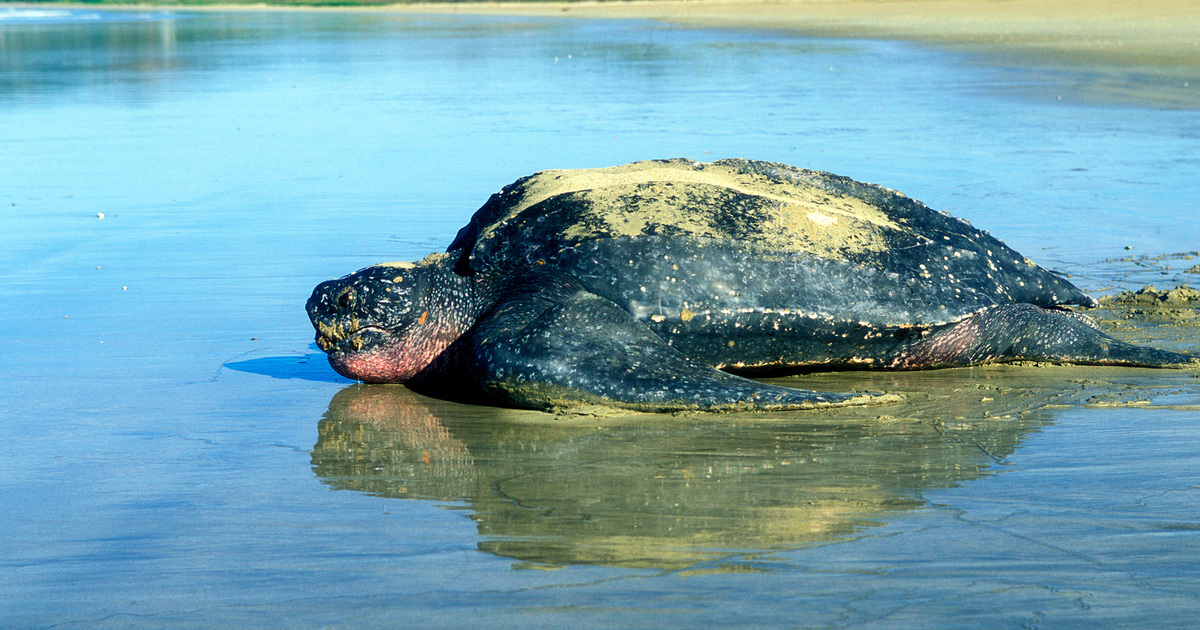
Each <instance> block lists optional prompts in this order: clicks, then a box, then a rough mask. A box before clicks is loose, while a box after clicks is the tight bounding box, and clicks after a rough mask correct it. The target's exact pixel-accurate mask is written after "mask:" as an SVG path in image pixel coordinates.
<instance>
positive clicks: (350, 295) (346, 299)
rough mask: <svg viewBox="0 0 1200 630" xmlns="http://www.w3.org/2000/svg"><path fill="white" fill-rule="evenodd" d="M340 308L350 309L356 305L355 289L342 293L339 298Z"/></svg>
mask: <svg viewBox="0 0 1200 630" xmlns="http://www.w3.org/2000/svg"><path fill="white" fill-rule="evenodd" d="M337 304H338V308H343V309H345V308H350V305H351V304H354V289H346V290H345V291H342V292H341V293H340V294H339V295H338V298H337Z"/></svg>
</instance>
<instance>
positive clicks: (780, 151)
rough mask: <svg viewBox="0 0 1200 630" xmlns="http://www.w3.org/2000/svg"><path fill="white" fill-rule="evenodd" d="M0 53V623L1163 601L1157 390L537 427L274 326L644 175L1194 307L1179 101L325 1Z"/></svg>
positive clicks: (1059, 387)
mask: <svg viewBox="0 0 1200 630" xmlns="http://www.w3.org/2000/svg"><path fill="white" fill-rule="evenodd" d="M0 51H2V53H3V54H2V55H0V243H2V245H3V246H2V247H0V304H3V306H0V313H2V314H3V316H4V317H3V320H4V323H5V325H4V326H3V327H2V328H0V344H2V345H3V347H4V349H5V356H6V357H7V360H6V362H5V364H6V368H5V370H4V374H5V377H4V379H3V380H0V400H2V401H3V403H4V405H3V407H2V411H0V438H2V439H3V443H5V444H8V445H9V453H8V455H7V456H6V457H4V458H2V459H0V499H2V500H3V504H4V505H5V506H6V509H5V510H3V514H2V515H0V529H2V530H3V531H5V532H6V534H5V536H3V537H0V625H4V626H11V627H56V628H71V627H86V628H96V627H214V626H231V627H238V626H242V627H247V626H264V627H318V626H329V627H355V628H369V627H407V626H415V625H417V624H421V625H425V626H432V627H478V626H481V625H482V626H488V627H522V628H526V627H560V626H583V627H622V626H625V627H635V626H636V627H649V626H653V627H664V628H666V627H696V626H709V625H726V624H728V625H734V624H736V625H739V627H756V626H765V627H776V626H781V625H783V626H814V627H844V626H857V627H911V626H922V625H933V626H938V625H948V624H950V623H953V624H955V625H958V626H960V627H997V626H1001V627H1015V626H1020V625H1022V624H1026V625H1047V626H1094V625H1129V624H1135V623H1137V624H1143V623H1149V622H1153V623H1154V624H1155V625H1159V626H1163V627H1187V626H1189V625H1191V624H1192V622H1193V620H1194V619H1195V617H1196V614H1197V613H1198V612H1200V598H1198V596H1197V594H1196V593H1198V592H1200V580H1198V579H1197V578H1196V577H1195V576H1196V575H1200V566H1197V558H1200V553H1198V552H1200V518H1198V517H1197V514H1200V495H1198V491H1197V488H1200V473H1198V472H1197V471H1198V470H1200V466H1198V464H1200V460H1198V459H1197V453H1198V452H1200V433H1198V429H1197V420H1198V419H1200V412H1198V411H1197V409H1198V408H1200V407H1197V401H1198V400H1200V387H1198V384H1200V382H1198V381H1197V379H1196V378H1195V375H1194V374H1193V373H1191V372H1177V371H1170V372H1154V371H1140V370H1109V371H1105V370H1075V371H1072V370H1070V369H1067V368H1063V369H1058V368H1022V367H1001V368H986V369H975V370H955V371H947V372H931V373H919V374H908V375H832V376H821V377H814V378H815V379H816V380H820V379H826V381H825V383H826V384H827V385H828V386H829V387H841V388H854V389H874V390H889V391H899V392H902V393H906V394H907V395H908V400H909V402H908V403H906V404H902V405H894V406H891V407H887V408H881V409H873V410H870V411H867V412H862V413H859V412H845V413H840V414H782V415H773V416H770V415H768V416H742V417H731V418H725V417H721V418H704V417H701V418H672V417H657V416H642V417H633V418H604V419H596V420H594V421H593V420H585V421H578V420H576V421H572V422H566V421H562V420H552V419H549V417H546V416H541V415H539V414H534V413H525V412H512V411H498V410H492V409H486V408H478V407H468V406H462V405H455V404H452V403H448V402H443V401H434V400H429V399H424V398H420V397H417V396H415V395H412V394H409V393H408V392H407V391H406V390H404V389H403V388H363V387H356V386H353V385H352V384H350V383H349V382H347V381H346V380H345V379H341V378H339V377H337V376H336V375H335V374H334V373H333V372H332V371H330V370H329V368H328V367H327V365H326V364H325V363H324V360H323V358H322V356H321V355H320V353H319V352H318V351H317V350H316V349H315V347H314V346H313V344H312V332H311V328H310V326H309V324H308V322H307V319H306V317H305V316H304V313H303V310H302V305H303V302H304V300H305V299H306V298H307V296H308V293H309V291H311V288H312V287H313V286H314V285H315V284H316V283H317V282H319V281H321V280H324V279H328V278H331V277H336V276H340V275H342V274H345V273H347V272H349V271H352V270H354V269H357V268H359V267H362V266H365V265H368V264H372V263H375V262H379V261H383V260H406V259H415V258H418V257H420V256H423V255H424V254H426V253H428V252H431V251H435V250H438V249H441V248H444V247H445V245H446V244H448V243H449V241H450V239H451V238H453V236H454V234H455V233H456V231H457V230H458V228H459V227H461V225H462V224H463V223H465V221H466V220H467V218H468V217H469V216H470V214H471V213H472V212H473V211H474V209H475V208H477V207H478V206H479V205H480V204H481V203H482V202H483V201H484V200H485V199H486V198H487V197H488V195H490V194H491V193H493V192H495V191H496V190H497V189H499V188H500V187H501V186H503V185H504V184H507V183H509V182H510V181H512V180H514V179H516V178H517V177H520V176H522V175H526V174H529V173H531V172H534V171H536V170H539V169H544V168H568V167H593V166H606V165H613V164H619V163H623V162H628V161H634V160H640V159H647V158H654V157H676V156H682V157H689V158H693V159H697V160H710V159H719V158H722V157H732V156H740V157H749V158H755V159H765V160H774V161H780V162H786V163H790V164H794V165H797V166H802V167H809V168H816V169H821V170H829V171H833V172H836V173H839V174H844V175H848V176H851V177H854V178H856V179H861V180H866V181H872V182H875V183H879V184H882V185H885V186H888V187H891V188H895V189H899V190H902V191H904V192H905V193H907V194H909V195H911V196H913V197H916V198H918V199H921V200H923V201H925V202H927V203H928V204H929V205H931V206H932V207H934V208H936V209H941V210H947V211H950V212H952V213H954V214H955V215H957V216H961V217H964V218H967V219H969V220H970V221H971V222H972V223H974V224H975V225H977V226H979V227H981V228H984V229H988V230H990V231H991V232H992V233H993V234H995V235H997V236H999V237H1000V238H1002V239H1004V240H1005V241H1006V242H1008V243H1009V244H1010V245H1012V246H1014V247H1015V248H1017V249H1018V250H1019V251H1022V252H1023V253H1025V254H1026V255H1028V256H1030V257H1031V258H1033V259H1034V260H1036V261H1038V262H1040V263H1043V264H1045V265H1047V266H1050V267H1054V268H1058V269H1062V270H1064V271H1067V272H1070V273H1071V274H1073V275H1074V276H1075V279H1076V281H1078V282H1079V283H1080V284H1081V285H1083V286H1084V287H1085V288H1086V289H1089V290H1092V291H1096V292H1105V291H1111V290H1114V289H1116V288H1137V287H1139V286H1141V284H1144V283H1146V282H1151V281H1152V282H1156V283H1158V284H1160V285H1163V287H1164V288H1165V287H1167V286H1174V284H1179V283H1185V282H1189V281H1194V278H1196V277H1197V276H1196V275H1195V274H1191V273H1187V269H1188V268H1190V267H1192V266H1193V265H1196V264H1197V263H1200V260H1192V259H1188V258H1186V256H1175V257H1171V258H1169V259H1165V262H1164V261H1163V260H1159V261H1154V262H1147V261H1149V260H1150V259H1151V258H1153V257H1155V256H1159V255H1163V254H1175V253H1180V252H1183V253H1186V252H1191V251H1194V250H1197V249H1200V228H1197V223H1196V221H1195V216H1196V210H1197V202H1196V199H1198V198H1200V177H1198V174H1200V118H1197V115H1196V111H1197V109H1198V108H1197V107H1196V106H1195V103H1190V102H1189V101H1187V100H1186V99H1180V98H1175V99H1174V100H1172V101H1171V105H1170V107H1163V105H1162V100H1161V99H1159V98H1153V95H1154V94H1156V93H1159V92H1162V91H1165V90H1168V89H1169V90H1171V93H1172V94H1176V95H1178V93H1179V88H1178V86H1176V85H1173V84H1172V85H1167V82H1170V81H1176V79H1177V78H1178V77H1177V76H1176V74H1174V73H1167V74H1166V75H1164V78H1162V79H1161V81H1163V82H1164V83H1162V85H1161V86H1159V85H1158V84H1156V83H1155V82H1156V81H1158V80H1159V79H1157V78H1156V76H1157V75H1155V74H1154V73H1153V72H1148V71H1146V69H1143V68H1132V69H1130V68H1122V67H1115V66H1097V67H1095V68H1092V67H1079V66H1071V67H1064V65H1063V64H1061V63H1059V62H1057V61H1055V60H1047V61H1046V62H1045V63H1044V64H1040V65H1039V63H1040V62H1039V61H1038V60H1031V59H1023V60H1022V59H1016V58H1013V57H999V56H994V55H992V54H991V53H990V52H989V51H984V50H970V49H962V48H956V49H953V50H951V49H939V48H935V47H930V46H921V45H916V44H908V43H898V42H887V41H857V40H821V39H806V38H800V37H791V36H787V35H781V34H766V33H759V32H744V31H733V30H703V29H684V28H676V27H670V26H667V25H663V24H658V23H654V22H638V21H628V22H618V21H582V20H569V19H526V18H474V17H427V16H407V15H392V14H387V13H354V12H236V13H221V12H214V13H187V12H164V11H149V10H147V11H131V12H108V11H98V10H96V11H93V10H74V9H57V8H55V9H45V10H43V9H24V8H4V9H0ZM1090 77H1103V81H1099V80H1092V79H1090ZM1123 78H1125V79H1128V80H1127V81H1125V82H1124V83H1122V82H1121V81H1122V80H1123ZM1114 81H1115V82H1116V83H1117V84H1118V87H1119V88H1120V89H1113V90H1111V91H1108V90H1107V88H1108V87H1111V86H1112V85H1113V82H1114ZM1191 84H1192V85H1200V80H1198V79H1193V80H1192V81H1191ZM1160 87H1161V90H1160V89H1158V88H1160ZM1139 94H1140V95H1144V96H1145V97H1146V98H1139V97H1138V95H1139ZM1185 94H1186V92H1185ZM1060 97H1061V98H1060ZM1126 248H1130V249H1126ZM1129 256H1133V257H1137V256H1142V257H1143V258H1141V259H1138V261H1135V262H1131V263H1114V262H1112V260H1113V259H1117V258H1122V257H1129ZM1106 260H1107V261H1108V262H1104V261H1106ZM1164 330H1166V329H1164ZM1172 330H1174V329H1172ZM1168 332H1170V331H1168ZM1145 334H1148V335H1153V334H1155V332H1154V329H1151V330H1149V331H1148V332H1145ZM1164 335H1165V336H1164V337H1163V340H1162V343H1164V344H1167V345H1173V346H1174V347H1179V348H1183V349H1192V350H1193V351H1194V350H1195V348H1196V347H1197V342H1196V341H1195V340H1194V339H1192V338H1190V337H1189V336H1188V334H1187V332H1186V330H1185V332H1184V333H1183V334H1179V333H1178V332H1177V331H1176V332H1172V333H1171V334H1165V333H1164ZM807 382H810V383H811V382H812V380H811V379H810V380H809V381H807ZM1138 399H1142V402H1138ZM535 569H544V570H535Z"/></svg>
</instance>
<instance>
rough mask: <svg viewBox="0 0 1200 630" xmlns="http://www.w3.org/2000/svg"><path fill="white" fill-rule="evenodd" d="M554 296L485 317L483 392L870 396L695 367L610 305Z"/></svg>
mask: <svg viewBox="0 0 1200 630" xmlns="http://www.w3.org/2000/svg"><path fill="white" fill-rule="evenodd" d="M558 289H559V290H549V291H547V290H539V291H519V292H516V293H515V294H514V295H512V296H510V297H509V298H507V299H505V300H504V301H502V302H501V303H499V304H498V305H497V306H496V308H494V309H493V310H492V311H491V312H490V313H488V314H487V315H486V316H485V317H484V318H483V319H481V321H480V323H479V324H478V325H477V327H476V329H475V331H474V337H473V342H474V343H473V345H474V349H475V353H474V359H473V360H474V363H473V364H472V366H471V368H472V374H473V376H474V378H475V379H476V380H477V381H478V382H479V383H480V384H481V385H482V387H483V388H484V390H485V391H487V392H488V393H490V394H492V395H494V396H497V397H500V398H502V399H504V400H506V401H508V402H510V403H511V404H514V405H517V406H520V407H528V408H533V409H545V410H569V409H570V408H572V407H578V406H581V405H592V404H599V405H604V406H609V407H620V408H626V409H634V410H639V411H683V410H704V411H718V410H723V411H732V410H747V411H749V410H768V409H804V408H811V407H818V406H834V405H836V406H843V405H854V404H866V403H869V402H871V401H872V400H873V398H874V397H872V396H870V395H861V394H860V395H856V394H835V393H823V392H812V391H805V390H798V389H790V388H786V387H778V386H774V385H768V384H765V383H758V382H755V381H752V380H749V379H745V378H742V377H739V376H734V375H732V374H728V373H725V372H721V371H720V370H716V369H713V368H710V367H707V366H703V365H699V364H697V363H695V362H693V361H691V360H689V359H688V358H687V357H685V356H684V355H682V354H680V353H679V352H678V351H677V350H675V349H674V348H672V347H671V346H669V345H667V343H666V342H664V341H663V340H662V339H660V338H659V337H657V336H656V335H654V334H653V333H652V332H651V331H650V330H649V329H648V328H647V327H646V326H644V325H643V324H641V323H640V322H638V321H637V320H636V319H634V318H633V317H632V316H631V315H630V314H629V313H628V312H626V311H625V310H623V309H621V308H620V307H618V306H617V305H616V304H614V303H613V302H612V301H610V300H607V299H604V298H602V297H599V296H597V295H595V294H593V293H590V292H587V291H584V290H581V289H575V290H570V289H567V287H563V286H559V287H558ZM564 289H566V290H564Z"/></svg>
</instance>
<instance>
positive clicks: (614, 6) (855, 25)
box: [0, 0, 1200, 110]
mask: <svg viewBox="0 0 1200 630" xmlns="http://www.w3.org/2000/svg"><path fill="white" fill-rule="evenodd" d="M0 2H3V0H0ZM0 6H6V7H22V8H32V9H49V8H71V9H86V10H93V11H95V10H140V11H146V10H170V11H192V12H207V11H211V12H221V11H327V12H372V13H386V14H394V15H412V16H417V15H474V16H497V17H500V16H505V17H516V18H521V17H526V18H535V19H608V20H646V21H653V22H657V23H660V24H663V25H665V27H667V28H718V29H736V30H742V31H759V32H764V33H776V34H781V35H790V36H797V37H815V38H828V39H846V40H853V39H858V40H879V41H903V42H910V43H914V44H918V45H921V44H923V45H929V46H936V47H939V48H942V49H946V50H951V51H956V52H966V53H970V54H976V53H981V54H982V56H981V57H978V58H977V59H979V62H980V63H984V64H994V65H1001V66H1006V65H1011V66H1015V67H1022V68H1027V69H1029V70H1030V71H1032V72H1036V73H1044V76H1043V78H1042V79H1040V80H1039V82H1040V84H1041V85H1043V86H1047V87H1046V89H1045V90H1044V91H1045V92H1046V93H1045V94H1040V95H1038V96H1037V98H1043V99H1058V100H1062V99H1063V98H1071V99H1074V100H1076V101H1079V102H1088V103H1098V104H1117V105H1133V106H1141V107H1154V108H1165V109H1177V110H1179V109H1181V110H1200V2H1197V1H1196V0H1140V1H1139V0H1052V1H1049V2H1047V1H1046V0H607V1H598V0H582V1H579V2H563V1H561V0H553V1H549V2H539V1H535V0H516V1H513V2H497V1H484V2H416V3H410V4H358V5H338V6H326V5H305V4H262V3H260V4H250V3H245V4H238V3H213V4H188V3H183V2H161V3H160V2H147V3H136V2H134V3H123V2H113V3H111V4H110V3H107V2H103V1H102V2H99V3H87V4H83V3H79V2H64V3H59V2H45V3H28V2H26V3H21V2H16V3H4V4H3V5H0ZM1046 77H1051V78H1049V79H1047V78H1046ZM1035 83H1037V82H1035ZM1050 92H1053V93H1050Z"/></svg>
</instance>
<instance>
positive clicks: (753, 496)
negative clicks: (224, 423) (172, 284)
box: [313, 372, 1061, 570]
mask: <svg viewBox="0 0 1200 630" xmlns="http://www.w3.org/2000/svg"><path fill="white" fill-rule="evenodd" d="M870 377H871V378H887V379H891V380H892V382H889V383H888V384H887V385H886V386H885V388H887V389H889V390H900V391H903V390H905V387H904V386H903V382H904V379H906V378H912V379H929V378H933V377H930V376H929V375H928V374H926V373H913V374H901V375H895V374H889V375H882V374H880V375H871V376H870ZM806 378H811V377H806ZM825 378H837V377H836V376H834V375H830V376H826V377H825ZM980 379H981V374H980V373H979V372H974V373H972V374H969V375H967V374H963V375H961V376H960V377H959V378H958V379H957V380H956V379H954V378H953V377H950V378H947V379H943V380H942V381H941V382H942V389H939V387H938V386H931V385H930V383H929V382H921V383H920V384H919V386H918V387H910V388H908V389H919V390H920V391H922V392H924V396H925V397H926V398H925V399H926V400H928V401H929V402H928V403H923V404H922V405H918V406H915V405H913V404H912V403H911V402H910V403H908V404H906V406H905V407H904V408H903V410H907V411H910V412H911V411H919V409H921V408H924V409H927V410H929V411H930V412H932V413H935V414H937V416H935V417H941V414H945V417H946V421H938V422H937V423H936V426H934V425H933V424H930V423H925V422H915V421H896V420H894V419H891V420H885V421H880V420H879V419H878V418H877V416H878V414H879V413H880V412H881V410H886V409H885V408H880V407H876V408H872V409H867V410H864V409H839V410H825V411H823V412H821V413H820V414H789V415H788V416H786V418H787V419H786V420H785V419H783V418H782V417H776V418H773V419H772V418H769V417H763V416H761V415H760V416H754V417H752V418H742V419H741V420H737V419H733V420H735V421H733V422H731V418H728V417H721V418H720V419H712V418H707V417H704V418H692V419H688V420H686V421H682V422H681V421H680V420H679V419H678V418H671V417H665V416H664V417H660V416H652V415H643V416H638V417H637V421H636V422H635V423H623V422H619V421H614V422H609V423H608V424H609V426H606V427H605V428H604V429H603V430H597V429H596V426H595V424H596V422H588V423H583V424H574V425H570V424H564V423H563V422H562V421H558V420H550V421H544V422H542V423H533V424H531V423H514V422H511V421H510V420H509V418H510V416H512V414H514V413H520V412H512V411H506V410H498V409H492V408H483V407H469V406H463V405H455V404H453V403H447V402H442V401H436V400H430V399H427V398H423V397H420V396H417V395H416V394H413V393H412V392H410V391H409V390H407V389H406V388H404V387H400V386H358V387H351V388H348V389H346V390H344V391H343V392H340V393H339V394H338V395H337V396H336V397H335V398H334V400H333V401H332V402H331V403H330V409H329V412H328V413H327V414H326V415H325V418H324V419H323V420H322V421H321V424H320V439H319V441H318V443H317V445H316V447H314V449H313V464H314V468H315V470H316V472H317V474H318V475H319V476H320V477H321V478H322V479H323V480H324V481H325V482H326V483H328V484H330V485H333V486H335V487H339V488H347V489H354V490H359V491H363V492H368V493H372V494H378V495H382V496H389V497H398V498H416V499H435V500H454V499H465V500H466V501H468V502H469V504H470V506H471V508H472V509H473V516H472V518H473V519H474V520H475V521H476V523H477V527H478V529H479V533H480V534H481V536H483V537H484V538H483V540H482V541H480V543H479V546H480V548H481V549H485V550H487V551H490V552H493V553H496V554H498V555H502V556H505V557H510V558H515V559H519V560H523V561H529V562H535V563H542V564H552V565H556V564H571V563H588V564H605V565H619V566H630V567H655V568H676V569H679V568H687V567H692V566H694V565H696V564H697V563H715V564H716V565H718V566H722V563H728V562H735V563H737V562H741V561H738V560H736V558H731V557H730V554H731V553H733V554H735V556H736V555H737V553H735V550H744V553H750V554H753V553H757V552H761V551H762V550H772V549H787V548H796V547H801V546H805V545H810V544H815V543H820V542H824V541H829V540H834V539H837V538H842V537H846V536H852V535H855V534H856V533H857V532H860V531H862V530H863V529H864V528H869V527H873V526H875V525H878V524H879V523H880V522H883V521H886V520H887V519H888V518H889V515H890V514H894V513H895V512H898V511H903V510H909V509H913V508H916V507H919V506H920V505H922V499H921V494H920V493H921V491H922V490H924V489H927V488H936V487H945V486H950V485H954V484H957V483H960V482H962V481H964V480H967V479H971V478H974V477H977V476H978V475H980V474H982V473H983V471H985V470H986V469H987V468H989V467H990V466H991V465H992V464H993V463H994V462H995V460H996V458H1002V457H1005V456H1006V455H1007V454H1009V453H1011V452H1012V451H1013V449H1014V446H1015V444H1016V442H1017V440H1018V439H1019V438H1020V436H1021V434H1023V433H1024V432H1025V431H1028V430H1029V429H1030V428H1031V427H1032V426H1035V425H1036V424H1038V422H1039V421H1037V420H1035V418H1036V414H1025V415H1024V416H1023V417H1022V419H1020V420H1018V419H1014V418H1013V417H1011V416H1010V415H1009V413H1015V410H1016V409H1021V408H1028V406H1029V405H1034V406H1036V404H1037V402H1036V401H1037V400H1038V399H1039V398H1038V395H1035V396H1033V397H1031V396H1030V395H1029V392H1027V391H1022V392H1020V395H1013V394H1011V393H1007V392H1004V391H1000V390H990V389H989V390H978V391H981V392H983V393H986V394H987V395H986V396H985V395H983V394H980V395H978V396H971V397H967V396H963V394H962V392H963V391H964V389H972V388H974V389H977V385H978V382H979V381H980ZM897 383H900V384H899V385H897ZM861 385H862V384H861V383H859V384H858V387H861ZM843 387H845V385H843ZM1056 388H1057V391H1061V384H1056V385H1055V386H1054V387H1048V388H1047V389H1048V390H1055V389H1056ZM985 399H986V402H983V401H984V400H985ZM989 410H994V411H1005V416H1006V417H1003V418H998V419H994V420H993V419H988V418H985V417H984V416H985V415H986V413H987V412H988V411H989ZM962 415H966V416H969V417H971V418H973V419H972V420H970V421H957V422H956V421H953V420H952V418H953V417H954V416H962ZM539 417H541V416H539ZM618 420H619V419H618ZM597 422H601V421H597ZM722 559H725V560H722ZM710 568H711V567H710ZM719 570H724V569H719Z"/></svg>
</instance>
